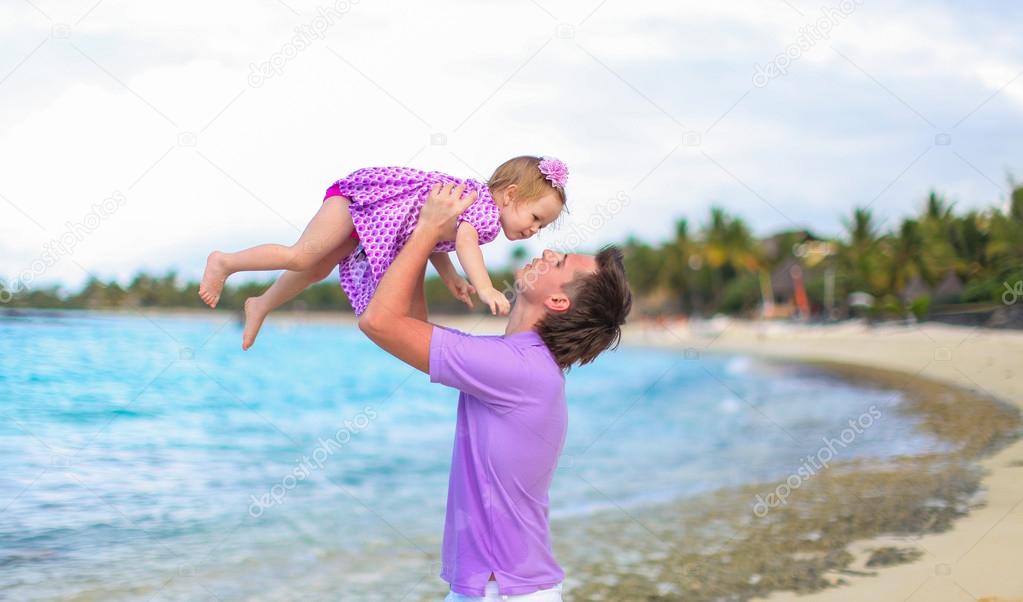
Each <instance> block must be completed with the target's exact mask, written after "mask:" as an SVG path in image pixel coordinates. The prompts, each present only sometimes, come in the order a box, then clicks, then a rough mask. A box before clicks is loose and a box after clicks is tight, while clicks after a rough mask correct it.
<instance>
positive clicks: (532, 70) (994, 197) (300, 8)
mask: <svg viewBox="0 0 1023 602" xmlns="http://www.w3.org/2000/svg"><path fill="white" fill-rule="evenodd" d="M1021 12H1023V10H1021V9H1020V8H1016V7H1014V3H1009V2H984V3H969V4H966V3H962V5H960V4H959V3H953V2H951V1H947V2H899V1H896V2H883V3H882V2H870V1H869V0H845V1H840V0H836V1H834V2H825V3H818V2H816V1H810V0H777V1H775V0H760V1H735V2H728V3H709V2H687V1H678V0H671V1H664V2H646V1H630V2H623V1H622V0H604V1H601V0H587V1H578V2H576V1H571V2H569V1H554V0H506V1H501V2H498V1H496V0H482V1H476V2H471V3H468V2H451V1H448V0H435V1H433V2H428V3H426V2H409V1H397V2H370V1H368V0H360V1H358V2H351V1H350V0H342V1H327V2H314V1H306V0H246V1H244V2H242V1H240V0H223V1H218V2H216V3H210V2H204V1H197V0H183V1H178V2H174V3H156V2H137V1H136V2H128V1H119V0H99V2H97V0H83V1H81V2H79V1H60V2H59V1H47V0H31V2H29V1H28V0H9V1H7V2H4V3H2V4H0V277H2V278H4V279H5V280H6V281H7V282H8V283H14V282H21V283H23V284H26V285H30V286H41V285H46V284H53V283H60V284H63V285H65V286H70V287H73V286H77V285H79V284H80V283H81V282H82V281H83V280H84V279H85V278H87V277H89V276H90V275H91V276H96V277H100V278H103V279H108V278H118V279H121V280H122V281H124V280H126V279H127V278H129V277H130V276H131V275H132V274H133V273H135V272H137V271H138V270H141V269H144V270H149V271H157V272H163V271H165V270H170V269H173V270H176V271H177V272H178V273H179V274H180V275H181V276H183V277H186V278H198V277H199V275H200V274H201V271H202V267H203V263H204V259H205V257H206V255H207V253H208V252H209V251H210V250H212V249H223V250H235V249H240V248H245V247H248V246H252V245H255V244H259V243H264V242H279V243H283V244H290V243H292V242H294V240H295V239H296V238H297V236H298V235H299V233H300V232H301V230H302V228H303V227H304V226H305V224H306V223H307V222H308V220H309V219H310V218H311V217H312V216H313V214H314V213H315V211H316V210H317V209H318V207H319V203H320V201H321V200H322V198H323V192H324V191H325V190H326V188H327V187H328V186H329V185H330V184H331V183H332V182H334V181H335V180H337V179H339V178H341V177H343V176H345V175H347V174H348V173H350V172H352V171H354V170H355V169H358V168H360V167H365V166H374V165H408V166H411V167H416V168H419V169H424V170H440V171H445V172H447V173H451V174H453V175H457V176H460V177H468V178H474V179H477V180H486V178H487V177H488V176H489V175H490V174H491V172H492V171H493V169H494V168H495V167H496V166H497V165H498V164H500V163H501V162H502V161H504V160H505V159H508V158H511V157H513V156H516V155H520V154H536V155H553V156H556V157H559V158H561V159H563V160H564V161H565V162H566V163H567V164H568V166H569V169H570V171H571V175H570V178H569V185H568V196H569V200H568V209H569V213H568V214H567V215H565V216H563V218H562V220H561V222H560V223H559V225H558V227H557V228H556V229H554V230H551V231H549V232H548V231H545V232H543V233H542V234H540V235H538V236H537V237H535V238H533V239H530V240H528V241H523V242H517V243H511V242H508V241H505V240H503V238H499V239H498V241H495V242H494V243H491V244H489V245H487V246H486V247H485V248H484V253H485V256H486V258H487V260H488V263H489V264H490V265H491V266H494V267H504V266H505V265H506V264H507V262H508V261H509V259H510V255H511V252H512V250H513V249H514V248H515V246H516V245H522V246H525V248H526V250H527V252H528V253H529V255H530V256H533V255H535V254H537V253H539V252H540V251H541V250H542V249H543V248H545V247H550V248H561V249H569V250H577V251H580V252H587V251H593V250H595V249H597V248H599V246H600V245H603V244H606V243H621V242H623V241H624V240H626V239H627V237H629V236H636V237H638V238H640V239H644V240H646V241H649V242H651V243H657V242H660V241H663V240H666V239H667V238H669V237H670V236H671V235H672V233H673V232H674V227H675V226H674V225H675V222H676V221H677V220H679V219H688V220H689V222H690V223H691V224H692V227H694V228H696V227H699V225H700V224H702V223H703V222H704V221H705V219H706V216H707V214H708V212H709V208H710V207H711V206H715V205H716V206H721V207H724V208H726V209H728V210H729V211H731V212H734V213H737V214H739V215H741V216H742V217H744V218H745V219H746V220H747V222H748V223H749V224H750V225H751V227H752V228H753V230H754V232H755V233H757V234H758V235H766V234H770V233H772V232H775V231H778V230H782V229H788V228H810V229H812V230H813V231H815V232H817V233H819V234H822V235H835V234H838V233H839V232H841V229H842V221H841V218H842V216H844V215H848V214H850V213H851V212H852V208H853V207H854V206H869V207H871V208H872V209H873V210H874V211H875V212H876V213H877V215H878V216H879V220H882V221H884V220H889V221H885V223H886V224H892V223H893V222H894V221H895V220H897V219H898V218H899V217H901V216H904V215H908V214H911V213H913V212H915V211H917V210H918V209H919V208H920V206H921V204H922V203H923V201H924V199H925V198H926V196H927V193H928V192H929V191H930V190H932V189H933V190H936V191H938V192H940V193H942V194H944V195H946V196H947V197H948V198H950V199H951V200H953V201H955V202H956V206H957V207H958V208H963V209H966V208H984V207H991V206H999V205H1003V204H1004V203H1005V200H1006V198H1007V194H1008V191H1009V179H1010V177H1011V176H1012V175H1013V174H1016V176H1017V177H1019V178H1023V150H1021V146H1020V141H1021V140H1023V136H1021V134H1023V119H1021V117H1023V38H1020V36H1019V35H1018V31H1017V30H1018V28H1016V27H1014V26H1013V25H1014V24H1018V23H1019V22H1020V18H1021V17H1023V14H1021ZM8 286H10V284H8Z"/></svg>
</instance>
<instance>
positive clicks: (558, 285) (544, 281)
mask: <svg viewBox="0 0 1023 602" xmlns="http://www.w3.org/2000/svg"><path fill="white" fill-rule="evenodd" d="M596 271H597V260H596V258H595V257H593V256H592V255H580V254H579V253H559V252H557V251H552V250H551V249H544V251H543V253H542V254H541V256H540V257H538V258H536V259H533V260H532V261H530V262H529V263H527V264H526V265H524V266H522V267H521V268H519V269H518V270H516V271H515V287H516V290H517V291H518V300H521V301H525V302H527V303H530V304H536V305H544V306H546V307H547V308H548V309H551V310H555V311H557V310H564V309H568V305H567V304H564V303H565V300H566V299H567V294H566V292H565V291H564V289H563V287H564V285H566V284H568V283H569V282H570V281H572V280H573V279H574V278H575V277H576V276H581V275H583V274H585V273H594V272H596Z"/></svg>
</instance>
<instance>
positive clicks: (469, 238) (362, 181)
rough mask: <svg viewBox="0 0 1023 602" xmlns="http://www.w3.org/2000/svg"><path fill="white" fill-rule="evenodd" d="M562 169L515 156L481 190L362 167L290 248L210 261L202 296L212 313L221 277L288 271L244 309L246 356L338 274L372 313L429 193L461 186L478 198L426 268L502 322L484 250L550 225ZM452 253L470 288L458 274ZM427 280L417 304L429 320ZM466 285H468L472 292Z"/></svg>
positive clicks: (215, 255)
mask: <svg viewBox="0 0 1023 602" xmlns="http://www.w3.org/2000/svg"><path fill="white" fill-rule="evenodd" d="M567 178H568V168H567V167H566V166H565V164H564V163H562V162H561V161H559V160H558V159H555V158H553V157H532V156H522V157H515V158H514V159H510V160H508V161H505V162H504V163H502V164H501V165H500V166H499V167H498V168H497V169H496V170H495V171H494V175H492V176H491V177H490V180H489V181H487V183H486V184H483V183H481V182H477V181H476V180H471V179H466V180H462V179H459V178H456V177H453V176H449V175H447V174H444V173H441V172H438V171H431V172H424V171H420V170H418V169H411V168H407V167H368V168H364V169H360V170H358V171H355V172H353V173H352V174H350V175H349V176H347V177H346V178H344V179H341V180H338V181H337V182H335V183H334V184H333V185H332V186H331V187H330V188H328V189H327V193H326V195H325V197H324V199H323V204H322V205H321V206H320V210H319V211H318V212H317V213H316V215H315V216H314V217H313V219H312V221H310V222H309V225H307V226H306V229H305V231H303V232H302V235H301V236H300V237H299V239H298V241H297V242H296V243H295V244H294V245H292V246H290V247H289V246H285V245H276V244H265V245H259V246H257V247H252V248H250V249H245V250H244V251H238V252H236V253H222V252H220V251H214V252H212V253H210V256H209V258H208V259H207V261H206V271H205V273H204V274H203V277H202V282H201V283H200V284H199V297H201V298H202V300H203V301H204V302H205V303H206V304H207V305H209V306H210V307H216V306H217V301H218V300H219V299H220V293H221V291H222V290H223V288H224V282H225V281H226V280H227V277H228V276H230V275H231V274H234V273H235V272H242V271H251V270H279V269H284V270H288V271H287V272H285V273H284V274H282V275H281V276H280V277H279V278H278V279H277V281H276V282H274V284H273V285H272V286H271V287H270V288H269V289H267V290H266V292H264V293H263V294H262V295H260V296H259V297H250V298H249V299H247V300H246V301H245V328H244V332H243V333H242V349H248V348H249V347H251V346H252V343H253V342H254V341H255V340H256V335H257V334H258V333H259V328H260V326H262V324H263V320H264V319H265V318H266V316H267V314H269V313H270V312H271V311H273V310H274V309H276V308H277V307H279V306H281V305H282V304H283V303H286V302H287V301H290V300H291V299H293V298H294V297H295V296H296V295H298V294H299V293H301V292H302V291H303V290H305V289H306V288H307V287H308V286H310V285H311V284H314V283H316V282H319V281H320V280H323V279H324V278H325V277H327V275H329V274H330V272H331V270H332V269H333V268H334V266H335V265H338V266H339V272H340V276H341V287H342V289H344V291H345V294H346V295H347V296H348V300H349V301H350V302H351V304H352V308H353V309H354V310H355V315H360V314H362V312H363V311H365V310H366V306H367V305H369V300H370V298H372V296H373V292H374V291H375V290H376V287H377V285H378V284H379V283H380V280H381V279H382V278H383V275H384V272H385V271H387V267H388V266H389V265H390V264H391V262H392V261H393V260H394V259H395V258H396V257H397V256H398V252H399V251H400V250H401V248H402V247H403V246H404V245H405V243H406V241H407V240H408V238H409V236H411V234H412V231H413V230H414V229H415V226H416V222H417V221H418V219H419V210H420V208H422V206H423V202H424V201H425V200H426V197H427V195H429V193H430V190H431V189H432V188H433V187H434V185H436V184H438V183H440V184H452V183H453V184H458V185H464V186H465V193H466V194H470V193H473V192H475V193H476V194H477V198H476V200H475V201H474V202H473V203H472V204H471V205H469V207H468V208H467V209H466V210H465V211H463V212H462V214H461V215H460V216H459V217H458V220H457V225H456V226H455V229H453V230H452V231H451V232H450V233H449V235H448V236H446V237H445V239H444V240H443V241H441V242H440V243H438V244H437V246H436V247H434V249H433V254H432V255H431V256H430V262H431V263H432V264H433V265H434V267H435V268H436V269H437V272H438V274H440V277H441V279H442V280H443V281H444V284H445V285H447V287H448V289H449V290H450V291H451V293H452V294H453V295H454V296H455V297H456V298H457V299H459V300H461V301H462V302H464V303H465V304H466V305H468V306H469V307H470V308H471V307H472V299H471V297H470V296H469V295H470V293H472V292H475V293H476V294H477V295H478V296H479V298H480V300H481V301H483V303H485V304H487V305H488V306H489V307H490V311H491V313H492V314H495V315H496V314H498V313H500V314H501V315H505V314H507V313H508V311H509V309H510V304H509V302H508V299H506V298H505V296H504V294H503V293H502V292H501V291H499V290H497V289H496V288H494V285H493V283H491V281H490V276H489V275H488V274H487V268H486V265H485V264H484V262H483V253H482V252H481V251H480V245H482V244H485V243H488V242H491V241H492V240H494V239H495V238H497V234H498V232H499V231H503V232H504V235H505V237H506V238H507V239H508V240H523V239H526V238H530V237H531V236H533V235H534V234H536V233H537V232H538V231H539V230H540V229H542V228H544V227H545V226H547V225H548V224H550V223H551V222H553V221H554V220H555V219H556V218H557V217H558V215H560V214H561V211H562V209H563V208H564V206H565V202H566V197H565V182H566V180H567ZM452 250H454V251H455V253H456V255H457V256H458V262H459V263H460V264H461V265H462V269H463V270H465V274H466V276H468V278H469V282H466V281H465V280H464V279H463V278H462V277H460V276H459V275H458V273H457V272H456V271H455V268H454V265H452V263H451V259H450V257H449V256H448V253H449V252H450V251H452ZM422 280H423V276H422V275H420V282H419V284H418V287H417V290H418V291H419V293H418V294H419V296H420V298H419V299H417V302H418V303H420V304H421V305H422V309H423V311H424V312H425V301H423V300H422V299H421V296H422V294H423V292H422V291H423V284H422ZM470 283H471V285H470Z"/></svg>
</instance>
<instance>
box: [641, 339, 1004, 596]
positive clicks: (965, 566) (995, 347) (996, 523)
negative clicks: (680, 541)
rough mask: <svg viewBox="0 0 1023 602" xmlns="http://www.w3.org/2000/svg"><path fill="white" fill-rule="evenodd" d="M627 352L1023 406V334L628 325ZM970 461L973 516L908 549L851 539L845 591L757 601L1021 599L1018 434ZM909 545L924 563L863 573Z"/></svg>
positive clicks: (897, 540) (953, 411)
mask: <svg viewBox="0 0 1023 602" xmlns="http://www.w3.org/2000/svg"><path fill="white" fill-rule="evenodd" d="M622 344H623V345H628V346H634V345H635V346H643V347H655V348H667V349H673V350H676V351H682V352H684V353H688V354H690V355H691V356H695V357H698V356H699V354H701V353H742V354H746V355H750V356H753V357H757V358H760V359H764V360H768V361H771V360H781V361H787V362H799V363H804V364H807V365H810V366H813V365H821V364H822V362H824V363H825V364H837V366H834V367H835V369H837V370H839V371H840V372H841V371H845V372H846V373H847V376H851V377H852V378H853V379H854V381H855V380H856V379H858V378H861V377H865V376H866V374H867V373H863V374H856V371H857V370H867V371H872V372H874V373H875V374H884V373H887V374H888V379H889V380H890V381H892V382H893V383H895V382H898V381H905V382H907V383H909V382H914V381H919V382H925V383H926V382H930V383H933V387H936V388H935V389H934V391H939V390H940V391H943V392H955V391H962V392H964V393H970V392H971V391H972V392H974V395H975V396H976V397H977V398H984V399H991V400H997V401H999V402H1001V403H1002V404H1005V405H1007V406H1011V407H1013V408H1016V410H1020V409H1023V382H1021V378H1020V376H1019V375H1017V374H1016V372H1018V366H1019V364H1020V360H1021V359H1023V333H1019V332H1015V331H1000V330H988V329H983V328H968V327H956V326H945V325H935V324H922V325H919V324H918V325H907V326H894V325H878V326H868V325H865V324H862V323H841V324H835V325H827V326H821V325H813V326H803V325H798V324H782V323H752V322H744V321H737V320H731V319H715V320H710V321H706V322H694V323H688V322H685V321H667V322H660V323H658V322H637V323H634V324H630V325H628V326H627V327H626V329H625V333H624V335H623V341H622ZM878 370H880V371H882V372H880V373H878V372H877V371H878ZM931 396H935V395H934V393H933V392H932V393H931ZM962 403H963V402H962V400H960V404H962ZM966 409H967V412H966V413H965V416H963V417H965V418H967V419H970V418H972V413H971V412H972V410H973V408H972V407H971V408H966ZM960 410H961V408H959V407H956V406H955V405H953V406H951V407H949V408H946V409H945V410H944V414H945V417H946V418H948V417H950V416H955V415H957V414H958V415H963V414H964V413H963V412H961V411H960ZM1017 434H1018V430H1017ZM969 463H970V464H973V465H976V466H977V468H978V469H979V470H980V473H979V474H978V479H979V480H978V485H979V487H980V488H981V491H982V492H983V498H984V503H983V504H982V505H980V506H975V507H974V505H973V504H971V508H970V509H969V511H968V513H964V514H963V515H962V516H957V517H954V521H952V522H950V524H949V526H950V528H949V529H948V530H945V531H942V532H940V533H927V534H924V535H922V536H919V537H914V538H912V540H911V541H910V542H909V543H907V541H906V538H905V537H899V536H893V535H890V534H885V533H879V534H877V535H875V536H872V537H869V538H866V539H862V538H860V539H854V540H853V541H852V542H851V543H850V545H849V546H848V553H849V554H850V558H849V562H848V566H850V567H852V571H851V572H850V571H848V570H842V571H836V572H835V573H834V574H833V575H831V577H832V578H833V579H832V580H833V581H834V582H835V583H840V585H839V586H838V587H828V588H827V589H823V590H820V591H814V592H802V593H797V592H792V591H778V592H774V593H772V594H769V595H766V596H765V597H761V598H754V599H760V600H770V601H772V602H775V601H783V600H796V599H798V600H810V601H820V602H845V601H854V600H856V601H858V600H864V599H878V600H926V601H939V602H941V601H944V600H949V601H952V600H966V599H976V600H982V601H984V602H1017V601H1018V600H1021V599H1023V579H1021V578H1020V577H1019V574H1018V571H1019V568H1018V565H1019V561H1018V559H1019V558H1020V557H1023V440H1020V439H1019V438H1018V437H1016V438H1015V439H1014V440H1013V441H1012V442H1011V443H1009V444H1008V445H1005V446H1003V447H1001V448H1000V449H997V451H994V453H987V452H983V451H981V452H979V453H977V454H976V455H975V456H974V457H973V458H972V459H971V460H970V462H969ZM905 547H915V548H918V549H919V556H918V557H916V558H914V559H906V560H909V561H908V562H903V563H898V564H896V565H894V566H872V567H869V568H867V567H866V566H865V565H866V561H867V559H868V558H869V557H870V555H871V551H872V550H876V549H901V548H905Z"/></svg>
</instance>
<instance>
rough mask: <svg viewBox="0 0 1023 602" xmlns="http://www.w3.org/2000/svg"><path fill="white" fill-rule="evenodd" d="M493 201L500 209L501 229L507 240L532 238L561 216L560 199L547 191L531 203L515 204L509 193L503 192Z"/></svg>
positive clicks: (552, 192) (555, 194)
mask: <svg viewBox="0 0 1023 602" xmlns="http://www.w3.org/2000/svg"><path fill="white" fill-rule="evenodd" d="M501 192H502V194H499V195H497V197H499V198H495V199H494V200H495V201H496V202H497V203H498V206H499V207H500V208H501V229H502V230H504V235H505V237H506V238H507V239H508V240H524V239H526V238H530V237H532V236H533V235H534V234H536V233H537V232H539V231H540V229H541V228H543V227H545V226H547V225H548V224H550V223H551V222H553V221H554V220H555V219H557V218H558V215H560V214H561V198H560V197H558V194H557V193H556V192H554V191H553V190H552V191H549V192H547V193H546V194H544V195H543V196H541V197H540V198H538V199H536V200H533V201H526V202H515V201H514V200H513V197H514V195H513V194H508V193H509V192H511V191H507V190H503V191H501Z"/></svg>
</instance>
